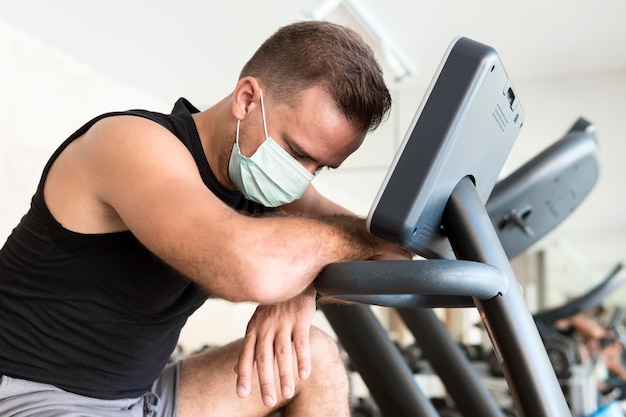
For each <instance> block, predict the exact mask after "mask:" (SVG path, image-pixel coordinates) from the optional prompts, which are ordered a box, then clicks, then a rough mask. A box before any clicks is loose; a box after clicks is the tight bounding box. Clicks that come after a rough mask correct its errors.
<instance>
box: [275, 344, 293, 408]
mask: <svg viewBox="0 0 626 417" xmlns="http://www.w3.org/2000/svg"><path fill="white" fill-rule="evenodd" d="M274 343H275V345H274V350H275V353H276V364H277V366H278V376H279V379H280V387H281V388H280V389H281V392H282V394H283V397H285V398H291V397H293V394H294V391H295V381H294V376H293V372H294V370H293V352H292V348H291V335H289V334H280V335H277V337H276V340H275V342H274Z"/></svg>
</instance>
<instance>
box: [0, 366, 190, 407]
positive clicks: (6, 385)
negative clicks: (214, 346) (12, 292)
mask: <svg viewBox="0 0 626 417" xmlns="http://www.w3.org/2000/svg"><path fill="white" fill-rule="evenodd" d="M179 375H180V362H177V363H175V364H173V365H168V366H167V367H166V368H165V369H164V370H163V372H162V373H161V375H160V377H159V379H157V380H156V381H155V382H154V384H153V386H152V388H151V390H150V391H149V392H147V393H146V394H144V395H143V396H141V397H139V398H128V399H122V400H101V399H97V398H90V397H85V396H82V395H78V394H72V393H70V392H66V391H63V390H61V389H59V388H57V387H55V386H53V385H48V384H40V383H38V382H31V381H26V380H23V379H17V378H11V377H8V376H0V416H2V417H13V416H14V417H176V413H177V406H178V379H179Z"/></svg>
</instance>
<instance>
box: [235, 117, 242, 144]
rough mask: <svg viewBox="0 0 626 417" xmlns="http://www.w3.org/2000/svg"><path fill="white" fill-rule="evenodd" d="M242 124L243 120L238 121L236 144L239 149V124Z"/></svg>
mask: <svg viewBox="0 0 626 417" xmlns="http://www.w3.org/2000/svg"><path fill="white" fill-rule="evenodd" d="M240 123H241V120H239V119H237V130H236V131H235V143H236V144H237V147H239V124H240Z"/></svg>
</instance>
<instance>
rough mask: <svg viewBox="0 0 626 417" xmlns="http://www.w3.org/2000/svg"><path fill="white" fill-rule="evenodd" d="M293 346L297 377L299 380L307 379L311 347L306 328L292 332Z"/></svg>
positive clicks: (309, 372)
mask: <svg viewBox="0 0 626 417" xmlns="http://www.w3.org/2000/svg"><path fill="white" fill-rule="evenodd" d="M293 345H294V348H295V351H296V358H297V359H296V360H297V361H298V376H299V377H300V379H307V378H308V377H309V375H310V374H311V345H310V341H309V329H308V327H305V328H300V327H299V328H296V329H295V330H294V332H293Z"/></svg>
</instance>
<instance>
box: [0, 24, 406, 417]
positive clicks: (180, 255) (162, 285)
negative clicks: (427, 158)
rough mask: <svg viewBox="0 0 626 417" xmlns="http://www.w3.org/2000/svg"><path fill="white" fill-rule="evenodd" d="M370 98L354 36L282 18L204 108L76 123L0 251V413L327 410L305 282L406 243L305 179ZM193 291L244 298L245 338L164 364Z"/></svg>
mask: <svg viewBox="0 0 626 417" xmlns="http://www.w3.org/2000/svg"><path fill="white" fill-rule="evenodd" d="M390 104H391V100H390V97H389V92H388V90H387V88H386V87H385V84H384V81H383V79H382V74H381V71H380V68H379V66H378V65H377V63H376V61H375V59H374V57H373V54H372V51H371V50H370V48H369V47H368V46H367V45H366V44H365V43H364V42H363V41H362V40H361V39H360V38H359V37H358V36H357V35H356V34H354V33H353V32H352V31H350V30H348V29H346V28H344V27H341V26H338V25H333V24H330V23H322V22H301V23H296V24H293V25H289V26H286V27H284V28H281V29H280V30H279V31H278V32H276V33H275V34H274V35H273V36H272V37H270V38H269V39H268V40H267V41H266V42H265V43H264V44H263V45H262V46H261V47H260V48H259V49H258V51H257V52H256V53H255V55H254V56H253V57H252V58H251V59H250V61H249V62H248V63H247V64H246V65H245V66H244V68H243V70H242V72H241V74H240V79H239V81H238V82H237V84H236V86H235V88H234V90H233V92H232V94H230V95H229V96H227V97H226V98H224V99H223V100H221V101H220V102H218V103H217V104H215V105H214V106H212V107H210V108H209V109H207V110H205V111H202V112H200V111H198V110H197V109H196V108H195V107H193V106H192V105H191V104H190V103H189V102H187V101H186V100H184V99H181V100H179V101H178V102H177V103H176V105H175V107H174V110H173V112H172V114H171V115H163V114H158V113H152V112H147V111H143V110H134V111H128V112H118V113H109V114H106V115H102V116H100V117H98V118H96V119H94V120H92V121H90V122H89V123H87V124H86V125H85V126H83V127H82V128H81V129H79V130H78V131H77V132H76V133H75V134H74V135H72V136H71V137H70V138H68V140H66V141H65V142H64V143H63V144H62V145H61V146H60V147H59V149H58V150H57V151H56V152H55V153H54V155H53V156H52V158H51V159H50V161H49V162H48V164H47V165H46V167H45V169H44V172H43V175H42V179H41V182H40V184H39V187H38V189H37V191H36V193H35V196H34V197H33V200H32V204H31V209H30V210H29V212H28V213H27V214H26V216H25V217H24V218H23V219H22V221H21V223H20V225H18V227H17V228H16V229H15V230H14V231H13V233H12V235H11V236H10V237H9V239H8V240H7V243H6V244H5V246H4V247H3V249H2V251H1V252H0V317H1V318H0V374H3V375H4V376H3V377H2V380H1V382H0V415H3V416H9V415H20V416H28V415H38V416H48V415H55V416H59V415H62V416H65V415H67V416H70V415H71V416H74V415H80V416H91V415H94V416H122V415H123V416H127V415H150V416H152V415H158V416H178V417H185V416H193V417H198V416H214V415H215V416H228V415H232V416H261V415H269V414H271V413H273V412H274V411H276V410H278V409H282V410H283V411H282V412H283V415H284V416H287V415H291V416H305V415H316V416H318V415H326V416H331V415H333V416H347V415H348V414H349V407H348V399H347V397H348V384H347V379H346V375H345V371H344V369H343V365H342V362H341V360H340V358H339V355H338V352H337V349H336V347H335V345H334V343H333V342H332V341H331V340H330V338H328V336H326V335H324V334H323V333H322V332H320V331H319V330H317V329H315V328H311V319H312V316H313V313H314V311H315V295H316V292H315V289H314V288H313V286H312V283H313V280H314V279H315V277H316V276H317V274H318V273H319V271H320V270H321V269H322V268H323V267H324V266H325V265H327V264H329V263H333V262H339V261H351V260H359V259H406V258H407V256H408V255H407V254H406V253H405V252H404V251H403V250H401V249H400V248H398V247H396V246H394V245H391V244H387V243H386V242H383V241H382V240H379V239H377V238H375V237H373V236H371V235H369V234H368V233H367V232H366V230H365V226H364V221H363V219H361V218H358V217H356V216H353V215H352V214H350V213H349V212H348V211H347V210H345V209H343V208H341V207H340V206H338V205H336V204H334V203H332V202H331V201H329V200H327V199H325V198H324V197H322V196H321V195H320V194H319V193H317V191H316V190H315V189H314V188H313V186H311V185H310V182H311V180H312V179H313V177H314V175H315V173H316V172H318V171H319V170H320V169H322V168H323V167H338V166H339V165H340V164H341V163H342V161H343V160H344V159H345V158H346V157H347V156H348V155H350V154H351V153H352V152H354V151H355V150H356V149H357V148H358V147H359V146H360V145H361V143H362V141H363V139H364V137H365V135H366V133H367V132H368V131H370V130H373V129H375V128H376V127H377V126H378V125H379V124H380V122H381V121H382V120H383V119H384V117H385V116H386V114H387V112H388V110H389V107H390ZM209 296H212V297H221V298H224V299H226V300H231V301H236V302H237V301H252V302H256V303H259V307H258V309H257V311H256V312H255V314H254V315H253V317H252V319H251V320H250V323H249V325H248V329H247V331H246V335H245V338H244V339H243V340H242V341H238V342H234V343H233V344H231V345H228V346H225V347H222V348H218V349H215V350H210V351H208V352H205V353H203V354H200V355H198V356H195V357H192V358H188V359H185V360H184V361H183V362H182V363H179V364H175V365H172V366H168V367H165V369H164V366H165V364H166V362H167V359H168V357H169V355H170V353H171V352H172V349H173V348H174V346H175V344H176V341H177V338H178V335H179V332H180V329H181V327H182V326H183V325H184V323H185V321H186V319H187V317H188V316H189V315H190V314H191V313H192V312H193V311H194V310H195V309H197V308H198V307H199V306H200V305H201V304H202V303H203V302H204V301H205V300H206V299H207V297H209ZM233 371H234V373H233ZM129 413H131V414H129Z"/></svg>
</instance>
